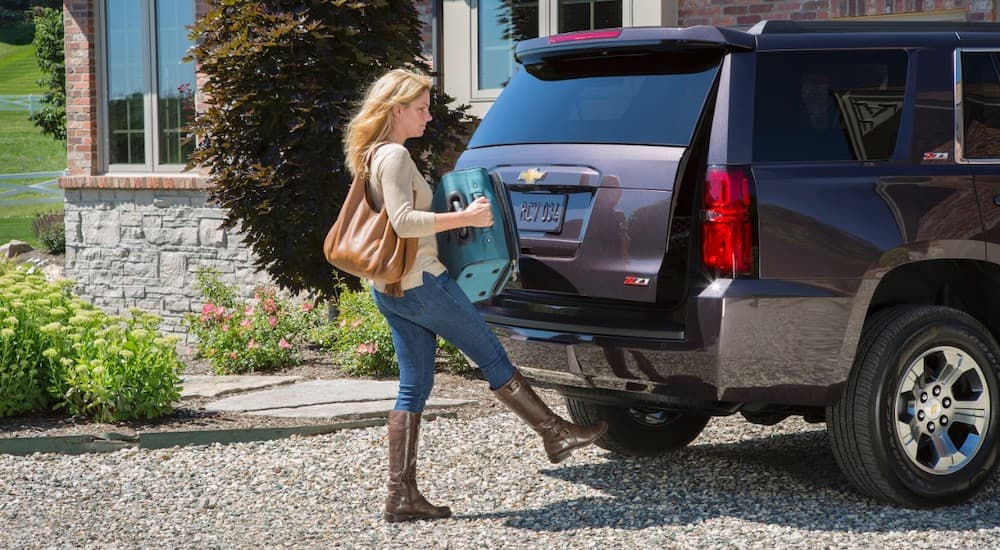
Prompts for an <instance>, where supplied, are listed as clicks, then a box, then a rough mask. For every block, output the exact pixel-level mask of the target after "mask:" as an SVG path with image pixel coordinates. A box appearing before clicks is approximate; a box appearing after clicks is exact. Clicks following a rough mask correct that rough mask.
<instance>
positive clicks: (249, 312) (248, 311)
mask: <svg viewBox="0 0 1000 550" xmlns="http://www.w3.org/2000/svg"><path fill="white" fill-rule="evenodd" d="M243 315H253V305H248V306H247V307H246V308H245V309H244V310H243Z"/></svg>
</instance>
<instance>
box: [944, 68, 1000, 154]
mask: <svg viewBox="0 0 1000 550" xmlns="http://www.w3.org/2000/svg"><path fill="white" fill-rule="evenodd" d="M962 52H972V53H976V52H979V53H1000V48H956V49H955V57H954V62H955V162H956V163H958V164H1000V158H974V159H970V158H966V156H965V113H964V112H963V109H964V107H965V106H964V104H963V98H962V95H963V93H964V90H963V87H962Z"/></svg>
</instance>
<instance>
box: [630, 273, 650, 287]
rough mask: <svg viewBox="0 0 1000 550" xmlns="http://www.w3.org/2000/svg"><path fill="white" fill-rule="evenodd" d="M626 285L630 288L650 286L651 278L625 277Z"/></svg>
mask: <svg viewBox="0 0 1000 550" xmlns="http://www.w3.org/2000/svg"><path fill="white" fill-rule="evenodd" d="M625 284H626V285H628V286H649V277H632V276H631V275H630V276H626V277H625Z"/></svg>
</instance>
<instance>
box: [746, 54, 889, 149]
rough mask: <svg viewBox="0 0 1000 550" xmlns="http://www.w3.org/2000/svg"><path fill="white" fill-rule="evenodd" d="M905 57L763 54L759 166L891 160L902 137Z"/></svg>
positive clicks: (757, 100) (756, 139)
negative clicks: (782, 163) (796, 162)
mask: <svg viewBox="0 0 1000 550" xmlns="http://www.w3.org/2000/svg"><path fill="white" fill-rule="evenodd" d="M906 60H907V56H906V52H905V51H902V50H893V51H877V50H861V51H846V50H838V51H822V52H762V53H760V54H758V56H757V78H756V85H755V86H756V90H754V131H753V158H754V161H756V162H795V161H799V162H801V161H842V160H857V161H863V160H886V159H889V158H890V157H891V156H892V153H893V150H894V149H895V146H896V136H897V134H898V133H899V121H900V117H901V113H902V109H903V93H904V87H905V83H906Z"/></svg>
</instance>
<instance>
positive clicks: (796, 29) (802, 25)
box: [747, 20, 1000, 34]
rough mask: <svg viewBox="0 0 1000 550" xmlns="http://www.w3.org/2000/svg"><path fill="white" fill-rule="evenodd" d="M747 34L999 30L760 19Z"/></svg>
mask: <svg viewBox="0 0 1000 550" xmlns="http://www.w3.org/2000/svg"><path fill="white" fill-rule="evenodd" d="M747 32H748V33H750V34H796V33H834V32H836V33H841V32H843V33H847V32H1000V23H983V22H972V23H968V22H963V21H879V20H867V21H776V20H775V21H767V20H765V21H761V22H759V23H757V24H756V25H754V26H753V27H750V29H749V30H748V31H747Z"/></svg>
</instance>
